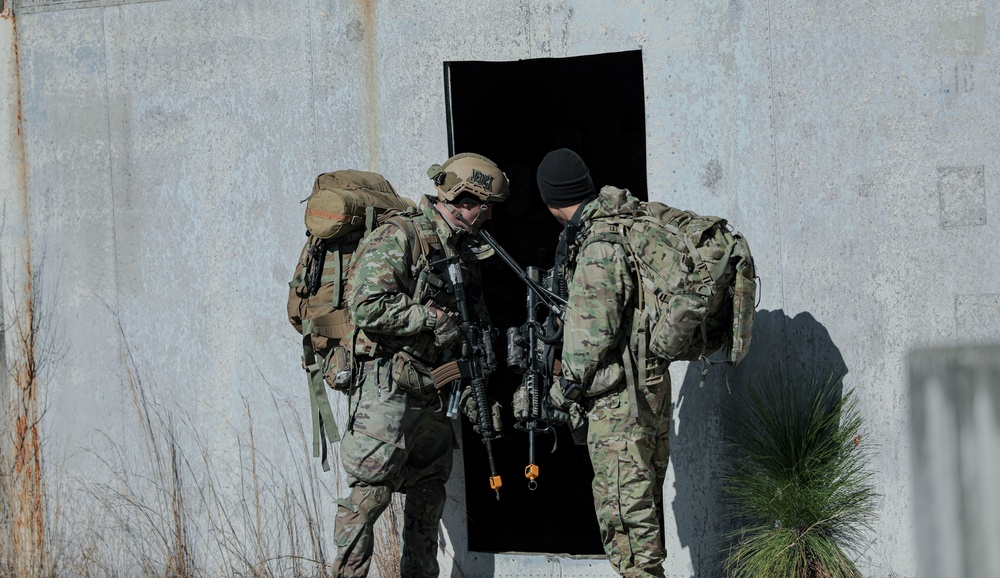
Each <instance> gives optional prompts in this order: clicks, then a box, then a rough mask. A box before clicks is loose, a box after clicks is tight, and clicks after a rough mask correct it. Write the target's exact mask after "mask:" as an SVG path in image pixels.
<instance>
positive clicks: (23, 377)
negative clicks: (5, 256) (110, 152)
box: [0, 2, 45, 576]
mask: <svg viewBox="0 0 1000 578" xmlns="http://www.w3.org/2000/svg"><path fill="white" fill-rule="evenodd" d="M0 17H2V19H3V20H5V21H9V26H10V31H11V36H10V38H11V47H10V49H11V50H12V52H13V62H12V64H13V66H12V70H11V72H10V77H11V81H12V84H11V86H12V90H11V92H12V93H13V96H14V107H15V108H14V114H13V115H12V117H13V122H14V135H13V136H14V139H13V140H14V142H13V143H11V144H12V145H13V147H14V155H13V156H14V158H13V159H12V165H13V166H12V167H10V168H11V169H12V170H13V171H15V172H16V177H15V179H16V182H17V185H16V186H17V187H18V188H19V189H20V190H19V191H18V192H19V194H20V196H21V198H20V201H21V206H20V207H19V209H20V211H19V212H20V215H18V216H19V217H20V223H18V224H19V225H20V227H19V231H18V233H17V234H19V235H20V239H19V240H18V242H17V253H18V254H17V255H15V256H14V259H12V261H14V262H18V261H21V262H24V263H25V265H24V271H23V275H24V278H23V281H22V280H18V279H8V280H5V282H4V283H3V286H2V288H0V290H8V289H9V288H13V295H11V297H12V303H11V305H12V306H13V307H12V308H11V309H12V314H10V315H7V309H8V308H7V307H4V310H5V311H4V317H5V319H4V322H5V324H7V327H8V328H9V330H8V331H5V332H4V334H3V341H4V342H3V343H2V344H0V346H2V347H3V348H4V353H5V354H6V353H10V354H11V357H13V359H7V358H6V355H5V356H4V357H5V359H6V361H7V375H5V376H4V377H5V383H3V384H2V386H3V387H5V388H7V392H9V396H6V397H5V398H4V399H5V401H6V405H7V407H5V408H4V410H5V412H6V417H7V419H6V420H4V422H2V423H3V425H4V426H6V428H7V429H8V431H6V432H4V433H3V435H4V438H5V439H7V440H10V441H9V442H8V443H7V446H6V447H5V448H4V449H3V452H0V454H4V455H2V457H3V462H2V467H3V471H2V472H0V482H2V487H0V490H2V493H4V494H6V495H5V496H3V498H4V501H5V510H6V511H5V512H4V514H5V516H9V520H10V522H11V523H10V525H9V530H8V532H7V535H6V536H3V537H2V538H0V539H3V540H4V541H7V548H8V549H7V552H8V553H9V555H10V558H11V559H10V563H11V566H12V568H13V570H14V572H15V575H18V576H40V575H41V572H42V568H43V564H44V562H43V560H44V556H45V524H44V519H45V517H44V513H43V507H42V506H43V504H42V496H43V494H42V460H41V445H40V435H39V418H40V411H39V402H38V355H37V351H36V347H35V345H36V337H37V330H38V312H37V311H36V309H35V296H34V288H35V285H34V283H33V279H32V269H31V258H30V257H31V245H30V234H29V229H28V222H29V220H28V186H27V185H28V183H27V167H26V164H25V162H26V161H25V159H26V156H25V148H24V135H23V128H22V126H23V120H22V101H21V76H20V54H19V51H18V42H17V21H16V19H15V17H14V14H13V12H12V10H11V7H10V3H9V2H4V6H3V11H2V12H0ZM5 25H8V24H5ZM16 276H17V275H16V274H15V275H14V277H16ZM8 341H13V343H10V347H8Z"/></svg>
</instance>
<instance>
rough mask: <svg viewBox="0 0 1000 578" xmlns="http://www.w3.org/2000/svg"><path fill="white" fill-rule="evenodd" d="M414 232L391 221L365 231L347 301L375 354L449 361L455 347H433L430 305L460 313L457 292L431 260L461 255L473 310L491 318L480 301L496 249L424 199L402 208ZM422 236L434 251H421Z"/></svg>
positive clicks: (427, 361)
mask: <svg viewBox="0 0 1000 578" xmlns="http://www.w3.org/2000/svg"><path fill="white" fill-rule="evenodd" d="M397 219H404V220H406V221H407V222H408V223H409V225H410V226H411V229H412V230H411V231H407V230H404V229H403V228H401V227H400V226H399V223H395V222H393V221H390V222H389V223H387V224H385V225H383V226H381V227H379V228H378V229H375V230H374V231H372V232H371V233H370V234H369V235H368V236H366V237H365V238H364V239H363V240H362V241H361V244H360V245H359V246H358V249H357V251H356V253H355V260H356V261H355V263H354V265H353V267H352V271H351V274H350V276H349V277H348V281H347V286H346V293H345V297H346V301H347V303H348V307H349V308H350V311H351V321H352V322H353V323H354V324H355V325H356V326H357V327H358V328H359V329H360V330H361V331H362V333H363V336H364V337H365V338H367V339H368V340H369V341H371V342H373V343H374V344H375V347H376V350H375V352H374V355H377V356H383V355H385V356H389V355H393V354H395V353H396V352H399V351H405V352H407V353H409V354H410V355H413V356H415V357H416V358H417V359H418V360H420V361H422V362H423V363H425V364H427V365H428V366H429V367H434V366H436V365H438V364H440V363H443V362H445V361H448V360H450V359H451V356H452V354H453V353H455V352H450V351H440V350H438V349H437V348H435V347H434V332H433V329H434V323H435V315H434V313H433V312H432V310H431V308H432V307H434V308H438V309H442V310H444V311H452V312H455V313H456V314H457V313H458V306H457V304H456V302H455V298H454V296H453V295H452V294H451V293H450V292H448V291H446V290H444V288H445V287H446V286H447V282H446V279H445V278H444V275H445V273H444V270H443V268H441V271H439V272H438V271H435V270H434V269H432V268H431V267H430V266H429V263H430V261H434V260H437V259H441V258H446V257H452V256H456V255H458V256H460V258H461V260H462V263H463V273H464V274H463V277H464V279H465V286H466V296H467V298H468V299H469V301H470V304H471V305H472V307H471V308H470V310H471V311H472V312H473V314H474V315H476V316H478V318H479V319H481V320H488V317H487V313H486V308H485V306H484V304H483V302H482V298H481V295H482V284H481V276H480V271H479V260H482V259H485V258H486V257H489V256H490V255H491V254H492V249H490V248H489V246H488V245H484V244H481V243H478V242H476V240H474V239H473V238H472V237H470V236H469V235H467V234H464V233H462V232H456V231H454V230H453V229H452V228H451V226H450V225H449V224H448V222H447V221H445V220H444V218H443V217H442V216H441V215H440V214H438V212H437V210H436V209H435V208H434V206H433V203H431V202H429V200H428V199H425V200H424V202H422V203H421V206H420V210H419V212H415V213H404V214H403V215H402V216H400V217H397ZM415 233H416V234H417V235H420V236H422V237H423V238H424V239H425V240H426V241H428V242H429V244H430V245H431V247H432V251H431V254H430V255H427V254H423V253H422V252H421V251H417V254H419V257H418V258H417V259H416V261H414V258H413V255H414V250H413V249H414V247H413V243H417V242H419V239H417V238H415V237H416V235H415Z"/></svg>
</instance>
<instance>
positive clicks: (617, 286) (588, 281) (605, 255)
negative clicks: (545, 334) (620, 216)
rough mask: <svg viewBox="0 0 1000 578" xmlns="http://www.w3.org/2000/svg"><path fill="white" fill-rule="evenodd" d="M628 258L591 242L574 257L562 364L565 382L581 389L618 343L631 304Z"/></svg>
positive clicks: (615, 249) (608, 245)
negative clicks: (579, 385)
mask: <svg viewBox="0 0 1000 578" xmlns="http://www.w3.org/2000/svg"><path fill="white" fill-rule="evenodd" d="M632 290H633V282H632V275H631V273H630V271H629V264H628V255H627V254H626V253H625V249H624V248H623V247H622V246H621V245H619V244H618V243H608V242H594V243H590V244H589V245H587V246H586V247H584V248H583V250H582V251H581V252H580V254H579V256H578V257H577V260H576V269H575V271H574V273H573V280H572V282H571V283H570V285H569V302H568V304H567V305H566V315H565V320H566V326H565V332H564V333H563V350H562V364H563V373H564V375H565V376H566V378H567V379H568V380H569V381H571V382H574V383H580V384H583V385H584V387H587V385H588V384H589V383H590V381H591V380H592V379H593V378H594V373H595V372H596V371H597V368H598V367H599V365H600V363H601V362H602V361H604V359H605V357H606V356H607V355H608V353H609V352H610V351H611V350H612V349H614V348H615V347H616V346H617V345H618V343H619V340H620V339H621V338H622V317H623V314H624V311H625V307H626V306H627V305H628V303H629V301H630V300H631V298H632Z"/></svg>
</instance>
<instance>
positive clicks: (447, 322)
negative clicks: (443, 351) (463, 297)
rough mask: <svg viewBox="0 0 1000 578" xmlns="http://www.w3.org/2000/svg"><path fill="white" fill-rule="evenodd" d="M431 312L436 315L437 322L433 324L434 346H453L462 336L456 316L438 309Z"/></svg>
mask: <svg viewBox="0 0 1000 578" xmlns="http://www.w3.org/2000/svg"><path fill="white" fill-rule="evenodd" d="M433 311H434V313H435V314H436V315H437V321H435V322H434V345H437V346H438V347H449V346H451V345H454V344H455V343H456V342H457V341H458V340H459V338H460V337H461V336H462V330H461V328H460V327H459V326H458V315H456V314H454V313H448V312H447V311H442V310H440V309H434V310H433Z"/></svg>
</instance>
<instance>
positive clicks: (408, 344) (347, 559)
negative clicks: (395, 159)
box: [334, 201, 490, 577]
mask: <svg viewBox="0 0 1000 578" xmlns="http://www.w3.org/2000/svg"><path fill="white" fill-rule="evenodd" d="M403 218H404V219H407V220H408V222H409V223H410V225H411V227H410V228H411V231H410V232H408V231H406V230H404V229H403V228H401V227H400V226H398V225H397V224H394V223H392V222H390V224H387V225H383V226H382V227H380V228H379V229H376V230H375V231H373V232H372V233H371V234H370V235H368V236H367V237H366V238H365V239H364V240H363V241H362V243H361V245H360V246H359V247H358V250H357V252H356V254H355V259H356V265H355V268H354V269H353V271H352V273H351V275H350V278H349V280H348V283H347V288H346V296H347V301H348V303H349V305H350V308H351V319H352V321H353V322H354V323H355V324H356V325H357V326H358V327H359V328H360V329H361V330H362V332H363V334H362V337H361V339H362V340H364V339H367V340H370V341H371V342H373V343H374V344H375V350H374V352H373V353H372V354H371V355H368V356H364V355H361V356H358V361H359V363H360V375H359V376H357V378H356V379H357V385H356V389H355V391H353V392H352V395H351V399H350V412H351V417H350V422H349V425H348V432H347V434H346V435H345V436H344V439H343V441H342V442H341V448H340V456H341V462H342V465H343V467H344V471H345V472H346V473H347V476H348V483H349V485H350V487H351V493H350V495H349V496H348V497H347V498H345V499H342V500H339V501H338V508H337V519H336V529H335V543H336V545H337V548H338V553H337V558H336V560H335V562H334V575H335V576H366V575H367V573H368V569H369V566H370V564H371V557H372V554H373V549H374V533H373V525H374V523H375V521H376V520H377V519H378V517H379V515H380V514H381V513H382V512H383V511H384V510H385V508H386V506H388V504H389V501H390V498H391V495H392V493H393V492H405V493H406V506H405V510H404V528H403V545H402V561H401V570H402V575H403V576H414V577H423V576H437V575H438V563H437V551H438V544H437V535H438V522H439V521H440V519H441V513H442V510H443V508H444V501H445V488H444V485H445V481H446V480H447V479H448V476H449V475H450V474H451V467H452V449H453V448H454V447H455V444H454V434H453V430H452V425H451V421H450V420H449V419H448V418H447V417H446V415H445V413H446V409H447V401H448V400H447V396H446V395H445V396H442V395H439V394H438V392H437V390H435V389H434V386H433V383H432V381H431V379H430V376H429V374H428V373H427V372H428V370H429V369H431V368H434V367H436V366H438V365H440V364H441V363H444V362H446V361H449V360H450V359H452V356H453V354H454V353H457V352H453V351H445V350H441V349H440V348H437V347H435V345H434V335H433V328H434V323H435V315H434V313H433V311H432V309H431V308H430V307H429V306H428V304H430V305H432V306H433V307H435V308H438V309H441V310H443V311H455V312H457V311H458V308H457V306H456V304H455V302H454V298H453V297H452V296H451V295H450V294H448V295H443V294H442V295H439V299H440V300H439V301H436V302H434V303H432V299H431V298H432V293H433V291H432V289H433V285H432V284H429V283H428V282H427V280H428V278H429V275H430V271H429V269H428V268H427V267H426V263H427V261H428V258H435V256H427V255H423V256H421V257H420V258H418V259H417V262H413V243H414V242H416V241H417V239H415V238H414V234H413V233H414V232H415V231H424V233H422V234H423V235H424V239H428V237H429V238H430V239H429V240H430V242H431V244H432V245H437V246H438V247H439V248H440V250H441V251H442V252H443V254H441V255H436V256H437V257H444V256H451V255H455V254H461V255H462V256H463V259H462V260H463V263H465V266H466V268H467V271H466V274H465V279H466V291H467V295H468V296H469V298H470V300H472V299H476V298H477V297H478V296H479V294H480V292H481V289H480V286H479V279H480V277H479V267H478V261H477V259H479V258H484V257H485V256H488V255H489V254H490V252H489V251H483V250H482V248H481V247H479V246H475V245H473V244H472V242H471V241H470V237H469V236H468V235H465V234H461V233H457V232H455V231H453V230H452V228H451V227H450V226H449V225H448V223H447V222H446V221H445V220H444V219H443V218H442V217H441V216H440V215H439V214H438V213H437V211H436V210H435V209H434V208H433V206H432V205H431V204H430V203H428V202H426V201H425V202H424V203H423V204H422V205H421V211H420V212H419V213H417V214H413V215H409V216H405V217H403ZM435 254H436V251H435ZM473 310H474V311H475V312H476V314H477V315H480V316H481V318H484V319H485V315H486V313H485V308H484V306H483V305H482V303H481V300H478V301H477V302H476V303H475V304H474V306H473Z"/></svg>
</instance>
